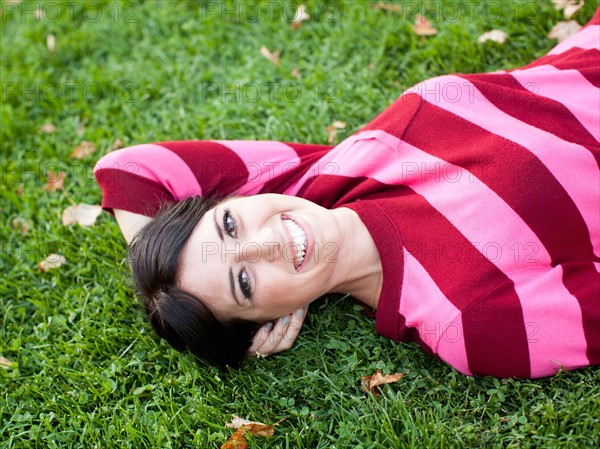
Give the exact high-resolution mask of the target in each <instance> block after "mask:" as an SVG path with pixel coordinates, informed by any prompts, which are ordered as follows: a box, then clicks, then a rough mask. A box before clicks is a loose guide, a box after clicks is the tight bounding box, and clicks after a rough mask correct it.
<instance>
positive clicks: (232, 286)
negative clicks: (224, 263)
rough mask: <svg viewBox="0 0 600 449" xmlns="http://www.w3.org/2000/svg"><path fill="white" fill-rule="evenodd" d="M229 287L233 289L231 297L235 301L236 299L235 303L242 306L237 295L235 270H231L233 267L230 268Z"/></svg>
mask: <svg viewBox="0 0 600 449" xmlns="http://www.w3.org/2000/svg"><path fill="white" fill-rule="evenodd" d="M229 287H230V288H231V296H233V299H235V302H237V303H238V306H241V305H242V303H241V302H240V300H239V299H238V297H237V295H236V294H235V280H234V277H233V270H232V269H231V267H229Z"/></svg>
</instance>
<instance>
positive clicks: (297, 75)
mask: <svg viewBox="0 0 600 449" xmlns="http://www.w3.org/2000/svg"><path fill="white" fill-rule="evenodd" d="M291 74H292V76H293V77H294V78H300V70H298V69H297V68H296V67H294V68H293V69H292V72H291Z"/></svg>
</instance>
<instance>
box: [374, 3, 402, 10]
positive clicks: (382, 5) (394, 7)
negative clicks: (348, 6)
mask: <svg viewBox="0 0 600 449" xmlns="http://www.w3.org/2000/svg"><path fill="white" fill-rule="evenodd" d="M371 9H382V10H383V11H393V12H400V11H402V9H401V8H400V6H398V5H390V4H388V3H383V2H379V3H375V4H373V5H371Z"/></svg>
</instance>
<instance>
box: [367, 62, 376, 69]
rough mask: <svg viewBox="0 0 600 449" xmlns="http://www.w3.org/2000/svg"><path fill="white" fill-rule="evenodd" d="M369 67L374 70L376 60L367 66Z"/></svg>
mask: <svg viewBox="0 0 600 449" xmlns="http://www.w3.org/2000/svg"><path fill="white" fill-rule="evenodd" d="M367 68H368V69H369V70H374V69H375V63H374V62H371V63H370V64H369V65H368V66H367Z"/></svg>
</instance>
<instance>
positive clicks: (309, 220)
mask: <svg viewBox="0 0 600 449" xmlns="http://www.w3.org/2000/svg"><path fill="white" fill-rule="evenodd" d="M340 235H341V232H340V226H339V223H338V222H337V220H336V218H335V216H334V214H332V212H331V211H330V210H328V209H325V208H323V207H321V206H319V205H317V204H315V203H312V202H311V201H308V200H304V199H302V198H298V197H293V196H287V195H278V194H263V195H254V196H248V197H236V198H233V199H230V200H226V201H224V202H221V203H220V204H218V205H217V206H216V207H214V208H213V209H211V210H209V211H208V212H207V213H206V214H205V215H204V217H203V218H202V219H201V220H200V222H199V223H198V225H197V226H196V228H195V229H194V232H193V233H192V235H191V237H190V240H189V241H188V244H187V245H186V247H185V249H184V251H183V253H182V259H181V260H182V267H181V268H182V269H181V276H180V278H179V282H178V285H179V287H181V288H183V289H184V290H186V291H189V292H190V293H193V294H195V295H197V296H198V297H199V298H201V299H202V300H203V301H204V302H205V303H206V304H207V305H208V307H209V308H210V309H211V310H212V311H213V313H214V314H215V315H216V316H217V318H218V319H220V320H224V321H226V320H228V319H232V318H243V319H246V320H252V321H259V322H266V321H270V320H274V319H277V318H280V317H282V316H285V315H287V314H289V313H291V312H293V311H295V310H297V309H300V308H301V307H302V306H304V305H308V304H309V303H310V302H311V301H314V300H315V299H317V298H319V297H320V296H322V295H324V294H326V293H328V292H329V291H331V290H330V289H331V288H332V287H333V286H334V285H336V284H335V283H336V281H337V279H336V278H337V277H339V266H338V261H337V254H338V250H339V248H340V245H341V244H342V242H341V241H339V240H340ZM302 250H304V256H302Z"/></svg>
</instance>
